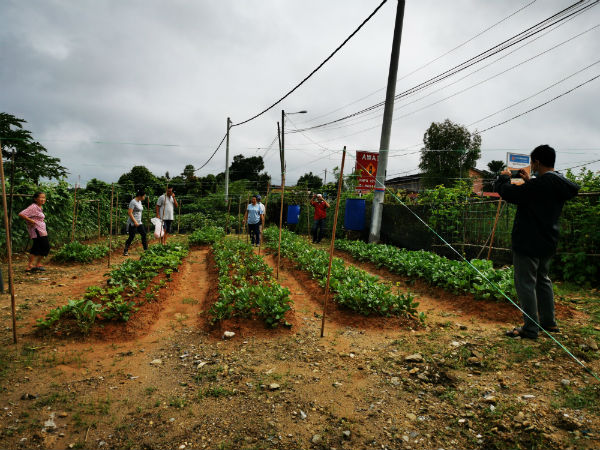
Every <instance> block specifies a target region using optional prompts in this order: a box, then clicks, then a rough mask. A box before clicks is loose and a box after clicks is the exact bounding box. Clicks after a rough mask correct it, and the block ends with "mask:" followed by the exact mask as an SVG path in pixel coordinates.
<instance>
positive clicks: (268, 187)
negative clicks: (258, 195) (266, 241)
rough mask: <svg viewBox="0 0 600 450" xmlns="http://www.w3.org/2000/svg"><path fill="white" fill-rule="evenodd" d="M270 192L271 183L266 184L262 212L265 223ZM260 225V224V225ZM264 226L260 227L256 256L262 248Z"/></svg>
mask: <svg viewBox="0 0 600 450" xmlns="http://www.w3.org/2000/svg"><path fill="white" fill-rule="evenodd" d="M270 190H271V182H270V181H269V182H267V198H266V199H265V212H264V216H265V223H266V221H267V204H268V203H269V191H270ZM261 225H262V224H261ZM264 227H265V226H264V225H262V226H261V227H260V242H259V243H258V254H259V255H260V250H261V248H262V243H263V228H264Z"/></svg>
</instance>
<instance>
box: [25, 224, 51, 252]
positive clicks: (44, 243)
mask: <svg viewBox="0 0 600 450" xmlns="http://www.w3.org/2000/svg"><path fill="white" fill-rule="evenodd" d="M35 234H36V235H37V237H35V238H33V246H32V247H31V250H29V253H31V254H32V255H35V256H48V253H50V241H49V240H48V236H40V233H39V232H38V230H35Z"/></svg>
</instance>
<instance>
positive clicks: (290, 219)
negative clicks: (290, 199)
mask: <svg viewBox="0 0 600 450" xmlns="http://www.w3.org/2000/svg"><path fill="white" fill-rule="evenodd" d="M299 219H300V205H288V211H287V223H288V224H290V225H294V224H297V223H298V220H299Z"/></svg>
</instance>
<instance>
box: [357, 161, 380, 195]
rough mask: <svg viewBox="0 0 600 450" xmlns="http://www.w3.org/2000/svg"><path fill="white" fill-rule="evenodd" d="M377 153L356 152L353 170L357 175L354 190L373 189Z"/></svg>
mask: <svg viewBox="0 0 600 450" xmlns="http://www.w3.org/2000/svg"><path fill="white" fill-rule="evenodd" d="M378 157H379V153H373V152H358V151H357V152H356V167H355V169H354V170H355V172H357V173H358V174H359V175H358V185H357V186H356V190H357V191H359V192H369V191H372V190H373V189H375V177H376V176H377V158H378Z"/></svg>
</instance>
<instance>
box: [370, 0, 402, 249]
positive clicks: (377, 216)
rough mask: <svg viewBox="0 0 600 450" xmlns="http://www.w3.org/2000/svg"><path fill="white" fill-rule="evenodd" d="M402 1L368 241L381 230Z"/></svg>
mask: <svg viewBox="0 0 600 450" xmlns="http://www.w3.org/2000/svg"><path fill="white" fill-rule="evenodd" d="M404 3H405V0H398V7H397V9H396V24H395V26H394V38H393V40H392V55H391V57H390V71H389V74H388V83H387V91H386V93H385V109H384V110H383V125H382V127H381V140H380V143H379V157H378V162H377V176H376V177H375V194H374V195H373V213H372V215H371V230H370V232H369V242H379V234H380V232H381V215H382V213H383V199H384V197H385V176H386V172H387V160H388V150H389V148H390V135H391V133H392V117H393V115H394V96H395V95H396V78H397V76H398V60H399V58H400V40H401V38H402V22H403V20H404Z"/></svg>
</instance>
